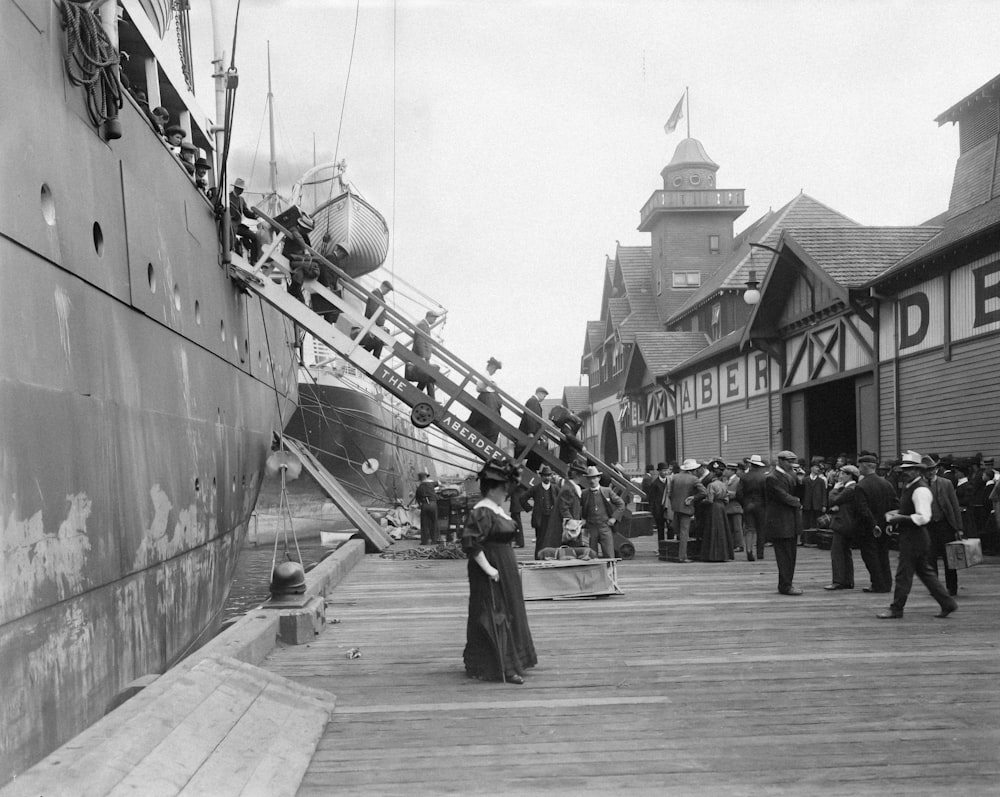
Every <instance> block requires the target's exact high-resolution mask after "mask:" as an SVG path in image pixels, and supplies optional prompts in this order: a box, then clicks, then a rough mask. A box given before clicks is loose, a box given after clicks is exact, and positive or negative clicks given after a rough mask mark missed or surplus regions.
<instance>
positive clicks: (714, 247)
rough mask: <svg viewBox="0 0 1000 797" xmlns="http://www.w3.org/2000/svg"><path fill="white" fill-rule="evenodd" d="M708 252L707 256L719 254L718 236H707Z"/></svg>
mask: <svg viewBox="0 0 1000 797" xmlns="http://www.w3.org/2000/svg"><path fill="white" fill-rule="evenodd" d="M708 251H709V254H713V255H717V254H719V236H718V235H709V236H708Z"/></svg>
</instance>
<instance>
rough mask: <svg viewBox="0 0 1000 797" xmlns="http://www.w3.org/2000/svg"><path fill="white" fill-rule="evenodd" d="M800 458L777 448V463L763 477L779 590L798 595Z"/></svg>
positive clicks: (766, 526)
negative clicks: (797, 552) (797, 546)
mask: <svg viewBox="0 0 1000 797" xmlns="http://www.w3.org/2000/svg"><path fill="white" fill-rule="evenodd" d="M798 461H799V458H798V457H797V456H796V455H795V452H794V451H787V450H786V451H779V452H778V464H777V465H776V466H775V467H774V470H772V471H771V472H770V473H769V474H767V477H766V478H765V479H764V498H765V507H764V533H765V537H766V538H767V540H768V541H769V542H770V543H771V546H772V549H773V550H774V560H775V562H776V563H777V565H778V592H780V593H781V594H782V595H801V594H802V590H800V589H799V588H798V587H796V586H795V585H794V583H793V581H794V579H795V551H796V544H795V540H796V538H797V537H798V535H799V531H801V529H802V501H801V500H800V499H799V493H801V485H800V484H799V480H798V478H796V476H795V465H796V463H798Z"/></svg>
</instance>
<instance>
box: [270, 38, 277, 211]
mask: <svg viewBox="0 0 1000 797" xmlns="http://www.w3.org/2000/svg"><path fill="white" fill-rule="evenodd" d="M267 123H268V137H269V140H270V145H271V161H270V163H269V164H268V171H269V174H270V186H271V192H270V193H269V194H268V196H267V202H268V206H267V207H268V211H267V212H268V215H271V216H276V215H277V212H278V162H277V160H275V154H274V94H273V92H272V91H271V40H270V39H268V41H267Z"/></svg>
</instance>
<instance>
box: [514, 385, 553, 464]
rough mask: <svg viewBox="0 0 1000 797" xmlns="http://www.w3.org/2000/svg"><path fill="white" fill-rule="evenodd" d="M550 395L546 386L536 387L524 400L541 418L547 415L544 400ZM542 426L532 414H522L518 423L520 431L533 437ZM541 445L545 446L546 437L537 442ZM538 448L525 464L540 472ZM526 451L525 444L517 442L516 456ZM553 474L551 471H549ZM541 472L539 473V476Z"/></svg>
mask: <svg viewBox="0 0 1000 797" xmlns="http://www.w3.org/2000/svg"><path fill="white" fill-rule="evenodd" d="M547 395H549V391H548V390H546V389H545V388H544V387H536V388H535V392H534V393H533V394H532V395H531V396H530V397H529V398H528V400H527V401H526V402H524V406H525V408H526V409H529V410H531V411H532V412H533V413H535V415H538V416H539V417H541V418H544V417H545V416H544V415H543V414H542V402H543V401H545V397H546V396H547ZM541 428H542V422H541V421H540V420H538V419H537V418H534V417H532V416H531V415H527V414H525V415H522V416H521V422H520V423H519V424H518V425H517V429H518V431H519V432H522V433H523V434H524V435H525V436H527V437H533V436H534V435H535V434H536V433H537V432H538V430H539V429H541ZM536 445H537V446H539V447H543V446H545V438H544V437H543V438H541V439H540V440H539V441H538V443H537V444H536ZM536 450H537V449H535V448H533V449H532V450H531V451H530V452H529V453H528V456H527V457H525V458H524V464H525V465H526V466H527V467H528V470H533V471H535V472H536V473H538V469H539V467H540V466H541V464H542V458H541V456H539V455H538V454H537V453H535V452H536ZM523 452H524V444H522V443H516V444H515V445H514V457H515V458H516V457H520V456H521V454H522V453H523ZM549 473H550V475H551V471H550V472H549ZM540 475H541V474H540V473H539V476H540Z"/></svg>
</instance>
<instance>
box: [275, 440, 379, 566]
mask: <svg viewBox="0 0 1000 797" xmlns="http://www.w3.org/2000/svg"><path fill="white" fill-rule="evenodd" d="M281 442H282V443H283V444H284V446H285V447H286V448H287V449H288V450H289V451H291V452H292V453H293V454H294V455H295V456H296V457H297V458H298V460H299V462H301V463H302V465H303V466H304V467H305V469H306V470H307V471H309V473H310V474H311V475H312V477H313V478H314V479H315V480H316V483H317V484H319V486H320V488H321V489H322V490H323V492H324V493H326V494H327V495H328V496H329V497H330V500H331V501H333V503H334V505H335V506H336V507H337V509H339V510H340V511H341V512H343V513H344V517H346V518H347V519H348V520H349V521H350V522H351V523H353V524H354V527H355V528H356V529H357V530H358V532H360V534H361V536H363V537H364V538H365V549H366V550H367V551H368V553H381V552H382V551H384V550H385V549H386V548H388V547H389V546H390V545H392V538H391V537H390V536H389V535H388V534H386V533H385V532H384V531H383V530H382V527H381V526H380V525H379V524H378V523H376V522H375V518H373V517H372V516H371V515H370V514H368V511H367V510H366V509H365V508H364V507H363V506H361V504H359V503H358V502H357V501H356V500H354V497H353V496H352V495H351V494H350V493H349V492H348V491H347V489H346V488H345V487H344V485H342V484H341V483H340V482H339V481H337V480H336V478H334V476H333V474H332V473H330V471H328V470H327V469H326V468H324V467H323V464H322V463H321V462H320V461H319V460H318V459H317V458H316V456H315V455H314V454H313V453H312V451H310V450H309V447H308V446H307V445H306V444H305V443H303V442H301V441H299V440H296V439H295V438H294V437H289V436H288V435H282V436H281Z"/></svg>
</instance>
